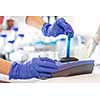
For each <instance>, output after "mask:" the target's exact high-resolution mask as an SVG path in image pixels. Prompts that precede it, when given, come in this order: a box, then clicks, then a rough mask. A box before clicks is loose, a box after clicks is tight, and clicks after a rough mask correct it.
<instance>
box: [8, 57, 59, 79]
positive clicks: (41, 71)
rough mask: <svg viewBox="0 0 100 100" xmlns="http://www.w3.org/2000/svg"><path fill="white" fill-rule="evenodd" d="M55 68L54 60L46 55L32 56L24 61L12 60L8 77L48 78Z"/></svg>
mask: <svg viewBox="0 0 100 100" xmlns="http://www.w3.org/2000/svg"><path fill="white" fill-rule="evenodd" d="M56 70H57V66H56V64H55V61H53V60H51V59H49V58H46V57H42V58H33V59H32V60H31V61H29V62H26V63H20V64H18V63H16V62H14V63H13V64H12V68H11V70H10V72H9V79H29V78H50V77H52V76H51V74H52V73H53V72H55V71H56Z"/></svg>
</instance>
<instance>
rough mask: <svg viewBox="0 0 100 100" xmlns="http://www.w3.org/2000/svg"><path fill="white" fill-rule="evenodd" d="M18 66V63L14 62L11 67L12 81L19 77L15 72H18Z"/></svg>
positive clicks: (10, 77)
mask: <svg viewBox="0 0 100 100" xmlns="http://www.w3.org/2000/svg"><path fill="white" fill-rule="evenodd" d="M17 64H18V63H16V62H13V63H12V65H11V69H10V71H9V80H11V79H12V78H14V76H15V75H16V76H18V75H17V74H16V73H15V72H16V71H15V70H17Z"/></svg>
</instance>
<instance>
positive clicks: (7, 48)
mask: <svg viewBox="0 0 100 100" xmlns="http://www.w3.org/2000/svg"><path fill="white" fill-rule="evenodd" d="M13 44H14V40H11V41H8V42H7V44H6V46H5V53H6V59H7V60H9V55H10V54H11V53H13V52H14V46H13Z"/></svg>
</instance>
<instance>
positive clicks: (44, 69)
mask: <svg viewBox="0 0 100 100" xmlns="http://www.w3.org/2000/svg"><path fill="white" fill-rule="evenodd" d="M35 69H36V71H38V72H45V73H54V72H56V71H57V69H53V68H47V67H44V66H38V67H35Z"/></svg>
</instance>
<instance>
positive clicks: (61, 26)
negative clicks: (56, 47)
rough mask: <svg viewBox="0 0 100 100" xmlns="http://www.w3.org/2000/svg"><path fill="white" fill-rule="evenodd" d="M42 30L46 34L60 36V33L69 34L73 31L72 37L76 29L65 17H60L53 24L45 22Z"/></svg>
mask: <svg viewBox="0 0 100 100" xmlns="http://www.w3.org/2000/svg"><path fill="white" fill-rule="evenodd" d="M42 32H43V34H44V35H45V36H48V37H49V36H54V37H56V36H58V35H60V34H65V35H68V33H71V38H72V37H73V35H74V31H73V29H72V27H71V25H70V24H68V23H67V22H66V21H65V19H64V18H59V19H57V20H56V22H55V23H54V24H53V25H51V24H49V23H44V25H43V27H42Z"/></svg>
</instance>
